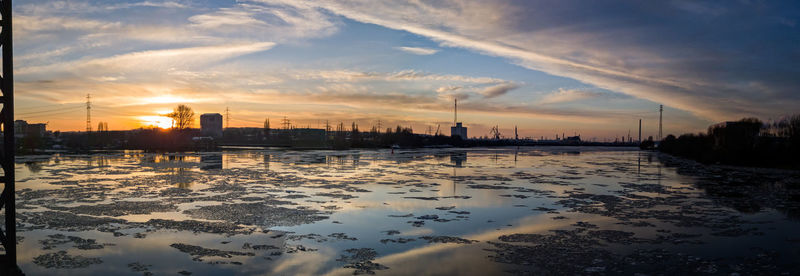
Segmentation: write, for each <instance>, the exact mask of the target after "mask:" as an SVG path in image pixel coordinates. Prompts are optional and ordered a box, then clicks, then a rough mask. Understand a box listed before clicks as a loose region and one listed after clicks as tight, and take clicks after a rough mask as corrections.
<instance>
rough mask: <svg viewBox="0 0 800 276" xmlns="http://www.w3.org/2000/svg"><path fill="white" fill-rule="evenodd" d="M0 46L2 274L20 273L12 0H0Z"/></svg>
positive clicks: (0, 260)
mask: <svg viewBox="0 0 800 276" xmlns="http://www.w3.org/2000/svg"><path fill="white" fill-rule="evenodd" d="M0 16H1V17H2V19H1V20H0V28H2V30H1V31H0V47H2V49H3V53H2V58H3V71H2V72H3V75H2V78H0V92H2V94H3V95H2V98H0V104H2V105H3V107H2V112H0V114H1V116H0V122H2V134H3V154H2V155H1V156H0V167H2V169H3V177H2V182H3V184H4V186H3V192H2V194H1V195H0V206H1V207H2V208H5V211H6V212H5V227H4V229H2V231H0V237H2V240H3V248H4V249H5V254H4V255H1V256H0V269H2V270H1V271H0V274H2V275H21V274H22V271H20V270H19V267H18V266H17V221H16V208H15V199H14V181H15V177H14V151H15V150H16V146H15V143H14V142H15V141H14V53H13V51H12V50H13V47H12V35H11V30H12V28H11V0H0Z"/></svg>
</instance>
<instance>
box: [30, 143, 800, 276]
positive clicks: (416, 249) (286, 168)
mask: <svg viewBox="0 0 800 276" xmlns="http://www.w3.org/2000/svg"><path fill="white" fill-rule="evenodd" d="M17 177H18V184H17V187H18V192H17V196H18V202H17V205H18V206H17V208H18V212H19V215H18V218H19V223H20V226H19V231H20V233H19V236H20V241H19V245H18V246H19V249H18V251H19V257H18V258H19V263H20V266H21V268H22V270H23V271H24V272H25V273H27V274H28V275H56V274H69V275H126V274H130V275H142V274H150V273H152V274H157V275H159V274H167V275H175V274H176V273H181V274H184V275H189V274H191V275H213V274H220V275H222V274H241V275H268V274H283V275H295V274H314V275H320V274H344V275H350V274H361V273H378V274H405V275H408V274H471V275H487V274H501V273H516V274H530V273H534V274H620V273H622V274H634V273H639V272H641V273H658V272H664V273H669V272H675V273H703V274H726V275H727V274H730V273H740V274H752V273H759V274H775V273H782V272H787V273H798V267H797V265H796V264H795V263H796V260H800V250H798V249H797V248H800V247H799V246H798V245H800V231H798V230H800V224H799V223H798V221H797V218H798V215H797V214H798V212H797V211H798V210H799V209H798V200H800V196H799V195H800V193H798V189H797V187H798V185H800V183H798V180H797V179H798V175H797V174H795V173H788V172H782V171H767V170H755V169H745V168H725V167H715V166H704V165H699V164H697V163H694V162H689V161H685V160H681V159H676V158H672V157H669V156H664V155H659V154H657V153H653V152H642V151H638V150H634V149H613V148H587V147H576V148H570V147H542V148H520V149H516V148H499V149H435V150H433V149H430V150H428V149H424V150H398V151H395V152H394V153H391V152H390V151H388V150H352V151H282V150H243V151H224V152H204V153H175V154H156V153H141V152H125V153H108V154H94V155H56V156H22V157H20V158H19V159H18V165H17Z"/></svg>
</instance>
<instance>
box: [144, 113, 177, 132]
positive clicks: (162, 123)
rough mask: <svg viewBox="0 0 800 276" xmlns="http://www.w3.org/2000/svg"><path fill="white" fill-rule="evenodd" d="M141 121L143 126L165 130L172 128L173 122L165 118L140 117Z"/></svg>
mask: <svg viewBox="0 0 800 276" xmlns="http://www.w3.org/2000/svg"><path fill="white" fill-rule="evenodd" d="M139 120H140V121H141V125H142V126H154V127H158V128H163V129H167V128H171V127H172V121H173V120H172V119H171V118H169V117H164V116H140V117H139Z"/></svg>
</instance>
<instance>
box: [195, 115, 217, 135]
mask: <svg viewBox="0 0 800 276" xmlns="http://www.w3.org/2000/svg"><path fill="white" fill-rule="evenodd" d="M200 132H202V133H203V135H206V136H211V137H222V114H219V113H206V114H203V115H200Z"/></svg>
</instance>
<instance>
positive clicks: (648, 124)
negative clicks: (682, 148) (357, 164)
mask: <svg viewBox="0 0 800 276" xmlns="http://www.w3.org/2000/svg"><path fill="white" fill-rule="evenodd" d="M13 13H14V22H13V23H14V30H13V31H14V54H15V60H14V61H15V65H14V66H15V68H14V70H15V72H14V73H15V91H16V118H17V119H23V120H27V121H28V122H30V123H39V122H46V123H48V129H50V130H61V131H75V130H85V128H86V100H87V99H86V97H87V94H89V95H91V104H92V109H91V121H92V127H93V128H94V127H96V125H97V123H98V122H108V126H109V128H110V129H112V130H121V129H133V128H138V127H143V126H149V125H162V126H164V125H169V121H168V119H165V117H163V116H161V115H163V114H166V113H168V112H170V111H171V110H172V109H173V108H174V107H175V106H177V105H179V104H186V105H189V106H190V107H192V108H193V110H194V111H195V112H196V113H197V114H202V113H221V114H225V111H226V109H228V110H229V114H230V127H261V126H263V122H264V120H265V119H267V118H269V120H270V123H271V125H272V126H276V125H279V124H280V122H281V120H283V118H284V117H286V118H288V120H290V121H291V123H292V124H293V125H296V126H298V127H306V126H308V127H324V125H325V122H326V121H327V122H329V123H330V124H331V125H334V124H338V123H339V122H342V123H344V124H345V125H347V126H349V125H351V123H352V122H355V123H356V124H358V125H359V128H360V129H362V130H368V129H370V128H371V127H372V126H374V125H377V124H378V121H380V122H381V126H382V127H383V128H385V127H389V126H396V125H402V126H405V127H412V128H413V129H414V131H415V132H416V133H426V132H428V130H429V129H430V130H431V131H432V132H435V130H436V129H437V128H440V130H441V131H442V132H446V133H449V130H448V129H449V127H450V126H451V125H452V124H453V120H454V118H453V104H454V100H455V99H458V107H459V108H458V111H459V112H458V121H461V122H463V123H464V125H465V126H466V127H468V128H469V133H468V135H469V136H470V137H472V136H484V135H488V134H489V130H490V129H491V127H492V126H495V125H496V126H498V127H499V129H500V131H501V133H502V134H503V135H505V136H508V137H513V133H514V127H515V126H516V127H517V128H518V129H519V136H520V137H535V138H540V137H542V136H544V137H549V138H553V137H554V136H555V135H556V134H558V135H561V134H562V133H564V134H567V135H575V134H580V135H582V138H584V139H597V140H605V139H611V140H613V139H614V137H621V136H627V135H628V133H629V132H630V134H631V136H632V137H634V139H636V135H637V133H636V132H637V131H638V122H639V119H641V120H642V128H643V129H642V132H643V133H642V135H643V136H644V137H647V136H651V135H653V136H655V135H656V134H657V132H658V117H659V112H658V109H659V105H663V106H664V114H663V118H664V123H663V125H664V133H665V135H666V134H667V133H675V134H681V133H690V132H702V131H705V129H706V128H707V127H708V125H710V124H712V123H716V122H720V121H728V120H738V119H740V118H743V117H757V118H760V119H762V120H764V121H767V120H773V119H779V118H781V117H783V116H786V115H790V114H793V113H797V112H798V111H800V108H798V106H800V91H798V88H800V77H798V76H800V67H798V66H797V64H798V62H800V30H799V29H798V28H800V26H797V25H798V19H800V4H797V2H795V1H756V0H751V1H745V0H742V1H680V0H673V1H669V0H665V1H571V0H563V1H535V0H534V1H528V0H521V1H455V0H443V1H422V0H411V1H399V0H398V1H375V0H350V1H344V0H342V1H338V0H317V1H303V0H252V1H191V0H186V1H155V0H152V1H52V0H43V1H36V0H32V1H15V2H14V7H13ZM198 117H199V116H198ZM165 120H166V121H165ZM195 126H196V127H199V123H198V124H196V125H195Z"/></svg>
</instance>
